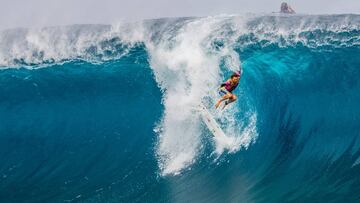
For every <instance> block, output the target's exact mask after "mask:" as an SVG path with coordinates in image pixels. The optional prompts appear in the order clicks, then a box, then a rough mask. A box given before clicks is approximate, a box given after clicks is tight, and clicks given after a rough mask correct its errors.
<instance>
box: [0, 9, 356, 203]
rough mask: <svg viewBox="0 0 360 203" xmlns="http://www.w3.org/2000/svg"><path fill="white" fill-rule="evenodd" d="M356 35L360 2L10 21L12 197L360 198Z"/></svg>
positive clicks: (7, 176)
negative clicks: (303, 11)
mask: <svg viewBox="0 0 360 203" xmlns="http://www.w3.org/2000/svg"><path fill="white" fill-rule="evenodd" d="M359 46H360V17H359V16H358V15H326V16H308V15H294V16H288V15H245V16H227V15H222V16H209V17H202V18H173V19H156V20H146V21H142V22H137V23H123V24H116V25H72V26H64V27H47V28H41V29H13V30H6V31H3V32H2V33H0V67H1V70H0V78H1V80H0V81H1V82H0V93H1V95H2V96H1V97H0V98H1V99H0V115H1V120H2V121H3V122H2V123H1V124H0V134H1V135H0V136H1V137H0V138H1V142H0V145H1V150H0V154H1V160H2V163H3V165H2V167H1V168H0V174H2V176H1V177H0V187H1V188H2V190H1V191H2V192H0V200H3V201H5V202H14V201H16V202H24V201H26V202H39V201H51V202H63V201H68V202H72V201H86V202H119V201H120V202H136V201H140V202H142V201H145V200H146V201H150V202H159V201H166V202H167V201H170V202H187V201H190V202H205V201H206V202H232V201H240V202H304V201H306V202H319V201H325V200H331V201H335V202H344V201H345V202H354V201H360V196H359V195H358V194H360V193H359V188H360V176H359V165H358V163H359V159H358V158H359V156H360V150H359V141H358V137H359V133H360V128H359V125H358V124H359V121H360V116H359V115H360V112H359V111H360V109H359V108H358V104H359V102H360V84H359V80H358V78H359V77H360V69H358V67H360V60H359V57H358V56H359V54H360V47H359ZM239 69H242V71H243V77H242V79H241V81H240V85H239V88H238V89H237V90H236V92H235V93H236V95H237V96H238V101H236V102H235V103H234V104H233V105H231V106H230V107H229V108H228V109H226V110H224V111H216V110H215V109H214V108H213V105H214V102H215V101H216V99H218V97H219V96H218V93H217V87H218V85H219V84H220V83H221V82H222V81H224V80H225V79H227V77H229V75H230V74H231V72H232V71H235V70H239ZM200 102H203V103H204V104H205V105H206V106H207V107H208V108H209V109H210V111H211V113H212V114H213V115H214V117H215V119H216V120H217V121H218V122H219V124H220V125H221V127H222V129H223V130H224V132H225V133H226V135H227V137H228V139H227V140H221V139H219V138H213V136H212V135H211V133H210V132H209V131H208V130H207V128H206V127H205V126H204V124H203V123H202V122H201V119H200V118H199V115H198V114H197V113H196V111H194V107H195V106H196V105H197V104H199V103H200ZM20 182H21V183H22V184H19V183H20ZM35 184H36V185H38V186H37V187H34V185H35ZM12 190H17V191H19V192H18V193H17V194H14V195H8V193H9V192H10V191H12Z"/></svg>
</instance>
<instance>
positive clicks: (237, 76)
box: [230, 71, 241, 82]
mask: <svg viewBox="0 0 360 203" xmlns="http://www.w3.org/2000/svg"><path fill="white" fill-rule="evenodd" d="M240 76H241V72H240V71H236V72H234V73H233V74H232V75H231V77H230V79H231V80H232V81H233V82H238V81H239V79H240Z"/></svg>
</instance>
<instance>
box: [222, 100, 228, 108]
mask: <svg viewBox="0 0 360 203" xmlns="http://www.w3.org/2000/svg"><path fill="white" fill-rule="evenodd" d="M224 103H225V104H224V106H223V107H222V109H221V110H223V109H225V107H226V106H227V105H228V104H229V102H228V101H225V102H224Z"/></svg>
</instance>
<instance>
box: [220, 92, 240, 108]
mask: <svg viewBox="0 0 360 203" xmlns="http://www.w3.org/2000/svg"><path fill="white" fill-rule="evenodd" d="M229 94H230V93H229ZM228 98H229V99H228V100H227V101H225V105H224V106H223V109H224V108H225V107H226V106H227V105H228V104H230V103H232V102H234V101H236V99H237V97H236V95H235V94H230V95H229V97H228Z"/></svg>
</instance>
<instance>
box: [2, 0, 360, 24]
mask: <svg viewBox="0 0 360 203" xmlns="http://www.w3.org/2000/svg"><path fill="white" fill-rule="evenodd" d="M281 2H282V0H262V1H256V0H0V5H1V6H0V29H6V28H13V27H39V26H48V25H67V24H74V23H114V22H118V21H124V20H125V21H135V20H140V19H149V18H159V17H175V16H206V15H216V14H238V13H271V12H273V11H278V10H279V7H280V3H281ZM287 2H288V3H290V5H291V6H292V7H293V8H294V9H295V10H296V11H297V12H298V13H304V14H333V13H357V14H360V0H288V1H287Z"/></svg>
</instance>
